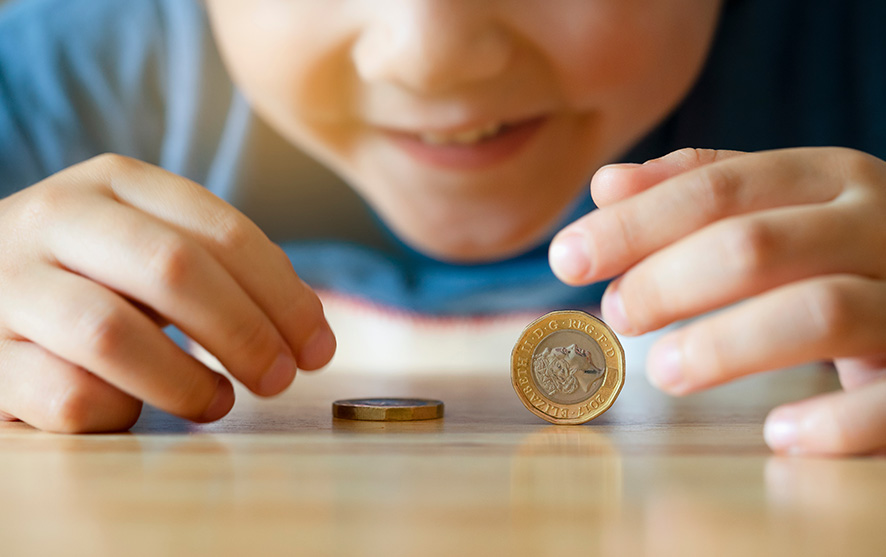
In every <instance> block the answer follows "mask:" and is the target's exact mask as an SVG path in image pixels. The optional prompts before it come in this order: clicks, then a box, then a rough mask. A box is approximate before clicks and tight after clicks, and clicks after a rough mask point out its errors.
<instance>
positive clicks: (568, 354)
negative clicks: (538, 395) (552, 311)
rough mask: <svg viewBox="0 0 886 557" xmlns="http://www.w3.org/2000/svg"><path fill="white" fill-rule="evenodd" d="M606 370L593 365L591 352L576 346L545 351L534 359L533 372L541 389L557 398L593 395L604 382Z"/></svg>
mask: <svg viewBox="0 0 886 557" xmlns="http://www.w3.org/2000/svg"><path fill="white" fill-rule="evenodd" d="M603 371H604V370H603V369H601V368H599V367H597V366H595V365H594V363H593V362H592V361H591V355H590V354H589V353H588V351H586V350H584V349H582V348H579V347H578V346H576V345H575V344H570V345H569V346H555V347H553V348H545V349H544V350H543V351H542V352H541V353H540V354H537V355H536V356H535V357H533V359H532V373H533V375H534V377H535V382H536V384H537V385H538V386H539V388H540V389H541V390H542V391H544V393H545V394H547V395H548V396H549V397H552V398H554V399H558V398H561V397H563V396H569V395H572V394H573V393H576V394H580V395H581V396H582V398H584V397H587V396H590V395H592V394H593V393H595V392H596V391H597V389H599V388H600V385H601V384H602V383H603Z"/></svg>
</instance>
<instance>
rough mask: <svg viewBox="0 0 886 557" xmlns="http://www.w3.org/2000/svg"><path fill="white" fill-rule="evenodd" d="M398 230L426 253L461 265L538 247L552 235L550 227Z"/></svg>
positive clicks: (402, 237) (399, 233)
mask: <svg viewBox="0 0 886 557" xmlns="http://www.w3.org/2000/svg"><path fill="white" fill-rule="evenodd" d="M410 232H411V233H410ZM397 233H398V235H399V237H400V238H401V239H403V241H404V242H406V243H407V244H409V245H410V246H411V247H412V248H414V249H416V250H417V251H419V252H421V253H423V254H424V255H427V256H428V257H432V258H434V259H437V260H439V261H445V262H447V263H454V264H459V265H473V264H482V263H494V262H496V261H502V260H505V259H509V258H511V257H515V256H518V255H520V254H522V253H525V252H526V251H529V250H531V249H533V248H535V247H537V246H538V245H540V244H541V243H542V242H544V241H546V239H547V237H548V236H549V235H551V232H550V231H549V230H548V229H547V227H545V228H543V229H539V228H538V227H526V228H521V229H519V230H514V231H510V232H508V233H504V234H503V233H502V232H501V231H490V230H489V229H487V228H485V227H479V228H477V229H476V230H474V231H473V233H472V230H471V229H470V228H464V227H463V228H461V229H460V230H459V232H458V233H457V234H452V233H446V232H441V231H437V232H434V231H428V230H421V231H405V230H404V231H398V232H397Z"/></svg>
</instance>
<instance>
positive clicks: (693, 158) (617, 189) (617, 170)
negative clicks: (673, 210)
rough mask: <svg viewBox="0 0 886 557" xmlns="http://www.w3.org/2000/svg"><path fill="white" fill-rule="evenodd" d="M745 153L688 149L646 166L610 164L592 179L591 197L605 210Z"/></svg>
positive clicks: (644, 164)
mask: <svg viewBox="0 0 886 557" xmlns="http://www.w3.org/2000/svg"><path fill="white" fill-rule="evenodd" d="M744 154H746V153H743V152H742V151H718V150H715V149H693V148H691V147H687V148H685V149H680V150H679V151H674V152H672V153H670V154H667V155H665V156H663V157H661V158H658V159H652V160H650V161H646V162H645V163H643V164H610V165H608V166H604V167H603V168H601V169H600V170H598V171H597V173H596V174H594V177H593V178H592V179H591V196H592V197H593V198H594V203H596V204H597V206H598V207H604V206H606V205H611V204H613V203H615V202H616V201H621V200H622V199H626V198H628V197H631V196H632V195H636V194H638V193H640V192H642V191H645V190H647V189H649V188H651V187H652V186H654V185H656V184H658V183H660V182H664V181H665V180H667V179H669V178H673V177H674V176H678V175H680V174H683V173H684V172H689V171H690V170H695V169H696V168H700V167H702V166H705V165H708V164H711V163H715V162H719V161H723V160H726V159H731V158H733V157H737V156H740V155H744Z"/></svg>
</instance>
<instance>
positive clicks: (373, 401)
mask: <svg viewBox="0 0 886 557" xmlns="http://www.w3.org/2000/svg"><path fill="white" fill-rule="evenodd" d="M332 415H333V416H334V417H336V418H343V419H346V420H368V421H376V422H404V421H410V420H433V419H435V418H442V417H443V403H442V402H440V401H439V400H431V399H426V398H354V399H350V400H336V401H335V402H333V403H332Z"/></svg>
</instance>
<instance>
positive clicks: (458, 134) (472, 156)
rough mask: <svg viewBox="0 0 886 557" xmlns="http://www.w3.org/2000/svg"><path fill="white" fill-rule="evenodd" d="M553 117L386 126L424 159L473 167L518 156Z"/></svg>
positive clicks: (398, 142)
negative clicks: (440, 127)
mask: <svg viewBox="0 0 886 557" xmlns="http://www.w3.org/2000/svg"><path fill="white" fill-rule="evenodd" d="M549 119H550V118H549V116H538V117H534V118H529V119H526V120H522V121H516V122H508V123H504V122H493V123H490V124H486V125H483V126H478V127H475V128H471V129H465V130H459V131H453V132H443V131H422V132H406V131H401V130H386V131H385V133H386V134H387V135H388V136H389V137H390V138H391V139H392V140H393V141H394V143H395V144H396V145H397V146H399V147H400V148H402V149H403V150H404V151H406V153H407V154H409V155H410V156H412V157H413V158H414V159H416V160H418V161H419V162H421V163H424V164H429V165H432V166H436V167H442V168H449V169H454V170H472V169H479V168H483V167H487V166H491V165H493V164H496V163H500V162H504V161H506V160H509V159H511V158H513V157H515V156H516V155H517V154H518V153H519V152H520V151H521V150H522V148H523V147H524V146H526V145H527V144H528V143H529V142H530V140H531V139H532V138H533V137H535V136H536V135H537V133H538V132H539V131H540V130H541V128H542V127H543V125H544V124H545V123H546V122H547V121H548V120H549Z"/></svg>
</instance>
